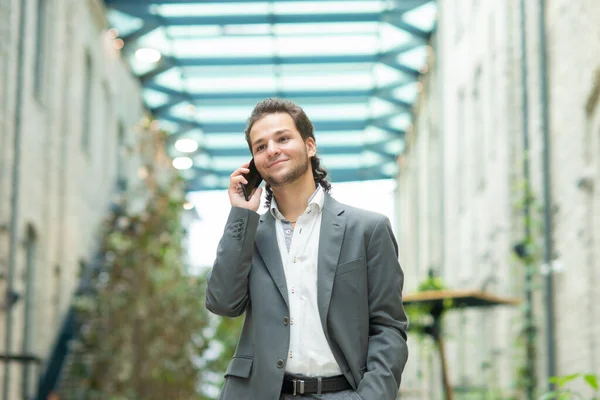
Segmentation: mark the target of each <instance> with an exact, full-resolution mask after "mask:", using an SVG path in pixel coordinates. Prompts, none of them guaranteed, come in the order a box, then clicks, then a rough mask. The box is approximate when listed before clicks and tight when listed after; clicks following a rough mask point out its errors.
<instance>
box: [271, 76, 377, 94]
mask: <svg viewBox="0 0 600 400" xmlns="http://www.w3.org/2000/svg"><path fill="white" fill-rule="evenodd" d="M280 82H281V89H282V90H284V91H297V90H321V91H323V90H340V89H348V90H371V89H373V77H372V76H371V75H370V74H364V73H351V72H345V73H339V74H331V75H321V76H318V75H311V76H309V77H306V76H298V75H296V76H282V77H281V79H280Z"/></svg>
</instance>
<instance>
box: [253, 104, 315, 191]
mask: <svg viewBox="0 0 600 400" xmlns="http://www.w3.org/2000/svg"><path fill="white" fill-rule="evenodd" d="M250 143H251V144H252V154H253V155H254V163H255V164H256V168H257V169H258V172H259V173H260V175H261V176H262V177H263V179H264V180H265V182H267V183H268V184H269V185H271V186H274V187H276V186H283V185H286V184H288V183H291V182H294V181H296V180H298V179H299V178H300V177H302V176H304V175H305V174H310V175H311V176H312V170H311V167H310V157H313V156H314V155H315V153H316V148H315V141H314V140H313V139H312V138H308V139H307V140H306V142H305V141H303V140H302V136H301V135H300V132H298V130H297V129H296V124H295V123H294V120H293V119H292V117H291V116H290V115H289V114H287V113H276V114H267V115H265V116H264V117H262V118H261V119H259V120H258V121H256V122H255V123H254V125H253V126H252V130H251V131H250Z"/></svg>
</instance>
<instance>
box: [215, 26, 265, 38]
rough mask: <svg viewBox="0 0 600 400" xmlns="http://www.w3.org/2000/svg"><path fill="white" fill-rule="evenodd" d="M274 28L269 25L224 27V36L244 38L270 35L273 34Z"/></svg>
mask: <svg viewBox="0 0 600 400" xmlns="http://www.w3.org/2000/svg"><path fill="white" fill-rule="evenodd" d="M272 29H273V28H272V26H271V25H269V24H247V25H223V27H222V35H223V36H228V35H230V36H243V35H248V36H250V35H252V36H257V35H262V36H266V35H270V34H271V33H272Z"/></svg>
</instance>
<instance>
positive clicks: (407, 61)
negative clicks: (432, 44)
mask: <svg viewBox="0 0 600 400" xmlns="http://www.w3.org/2000/svg"><path fill="white" fill-rule="evenodd" d="M396 60H397V61H398V62H399V63H400V64H404V65H406V66H409V67H412V68H414V69H419V68H421V67H422V66H423V64H425V62H426V61H427V49H426V47H425V46H422V47H417V48H416V49H413V50H410V51H407V52H405V53H401V54H399V55H398V57H396Z"/></svg>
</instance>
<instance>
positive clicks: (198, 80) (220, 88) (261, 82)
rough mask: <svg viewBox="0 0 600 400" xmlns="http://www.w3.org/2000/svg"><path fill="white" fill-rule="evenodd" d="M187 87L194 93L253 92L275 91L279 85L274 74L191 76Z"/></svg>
mask: <svg viewBox="0 0 600 400" xmlns="http://www.w3.org/2000/svg"><path fill="white" fill-rule="evenodd" d="M186 88H187V89H188V90H189V91H191V92H193V93H252V92H260V93H262V92H274V91H276V89H277V85H276V82H275V79H274V77H273V76H265V77H262V76H257V77H248V76H243V75H241V76H238V77H210V76H207V77H195V76H194V77H189V78H187V80H186Z"/></svg>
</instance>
